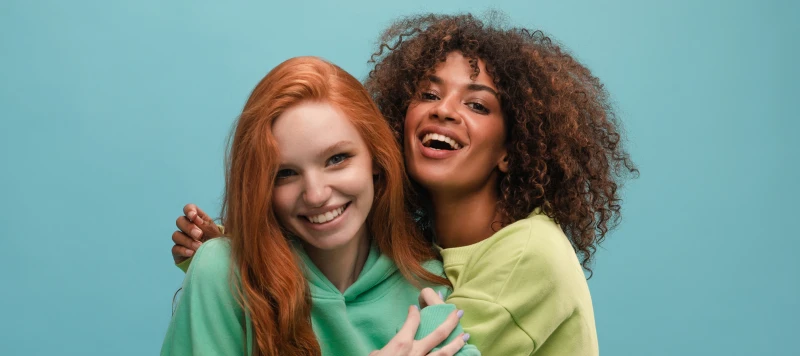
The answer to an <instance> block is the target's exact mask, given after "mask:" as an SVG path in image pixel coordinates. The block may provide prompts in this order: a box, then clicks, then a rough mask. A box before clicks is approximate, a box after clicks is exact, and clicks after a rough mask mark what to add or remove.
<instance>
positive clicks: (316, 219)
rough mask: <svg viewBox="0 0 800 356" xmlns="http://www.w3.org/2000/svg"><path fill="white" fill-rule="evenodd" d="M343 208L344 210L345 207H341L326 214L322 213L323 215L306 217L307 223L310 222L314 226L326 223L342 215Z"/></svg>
mask: <svg viewBox="0 0 800 356" xmlns="http://www.w3.org/2000/svg"><path fill="white" fill-rule="evenodd" d="M344 208H345V206H342V207H340V208H337V209H333V210H331V211H329V212H327V213H324V214H319V215H315V216H307V218H308V220H309V221H311V222H312V223H314V224H323V223H326V222H328V221H331V220H333V219H334V218H336V217H337V216H339V215H342V212H343V211H344Z"/></svg>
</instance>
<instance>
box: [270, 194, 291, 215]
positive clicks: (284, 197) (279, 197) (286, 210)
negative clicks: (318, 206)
mask: <svg viewBox="0 0 800 356" xmlns="http://www.w3.org/2000/svg"><path fill="white" fill-rule="evenodd" d="M291 188H292V187H290V186H279V187H275V190H274V191H273V195H272V209H273V210H275V213H276V215H278V218H279V219H281V220H285V219H286V217H288V216H289V215H291V212H292V208H293V204H292V202H293V201H294V199H292V189H291Z"/></svg>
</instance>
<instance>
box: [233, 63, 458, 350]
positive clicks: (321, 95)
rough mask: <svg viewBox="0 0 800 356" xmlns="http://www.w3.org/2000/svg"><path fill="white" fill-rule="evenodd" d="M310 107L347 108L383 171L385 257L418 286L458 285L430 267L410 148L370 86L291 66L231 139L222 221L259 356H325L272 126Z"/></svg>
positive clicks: (378, 199)
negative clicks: (280, 214)
mask: <svg viewBox="0 0 800 356" xmlns="http://www.w3.org/2000/svg"><path fill="white" fill-rule="evenodd" d="M309 100H311V101H324V102H327V103H330V104H331V105H333V106H334V107H336V108H338V109H339V110H341V111H342V112H343V113H344V114H345V115H346V116H347V117H348V118H350V120H351V122H352V123H353V125H354V126H355V127H356V129H357V130H358V132H359V134H360V135H361V136H362V138H363V139H364V141H365V142H366V144H367V147H368V148H369V150H370V153H371V154H372V158H373V162H374V163H373V164H374V165H375V167H377V168H378V171H379V174H378V175H377V178H376V181H375V201H374V203H373V206H372V210H371V211H370V214H369V216H368V218H367V222H366V223H367V224H368V227H369V232H370V236H371V237H372V239H373V241H374V242H375V243H376V244H377V246H378V247H379V249H380V250H381V252H382V253H383V254H385V255H387V256H388V257H390V258H391V259H392V260H393V261H394V262H395V263H396V264H397V266H398V268H399V270H400V271H401V273H402V274H403V275H404V276H405V277H406V278H407V279H408V280H409V281H411V282H412V283H414V284H415V285H418V286H419V283H420V282H423V281H426V282H431V283H438V284H449V283H448V282H447V280H446V279H444V278H442V277H441V276H437V275H434V274H432V273H430V272H428V271H426V270H425V269H424V268H423V267H422V266H421V262H423V261H425V260H429V259H432V258H434V253H433V251H432V250H431V248H430V245H428V244H427V243H426V242H425V241H424V240H423V238H422V237H421V235H420V233H419V231H417V229H416V225H415V224H414V222H413V220H412V217H411V215H410V213H409V212H408V211H407V209H406V206H405V202H406V199H405V195H404V194H405V193H404V189H405V188H406V187H407V185H408V179H407V177H406V174H405V169H404V165H403V156H402V154H401V152H400V148H399V147H398V145H397V141H396V140H395V139H394V136H393V133H392V130H391V129H390V128H389V125H388V124H387V123H386V121H385V120H384V119H383V116H382V115H381V113H380V111H379V110H378V107H377V106H376V105H375V103H374V102H373V101H372V99H371V98H370V96H369V94H368V93H367V91H366V89H365V88H364V86H363V85H361V83H360V82H359V81H358V80H357V79H355V78H354V77H353V76H351V75H350V74H348V73H347V72H345V71H344V70H342V69H341V68H339V67H338V66H336V65H334V64H331V63H328V62H326V61H324V60H322V59H319V58H315V57H297V58H292V59H289V60H287V61H285V62H283V63H281V64H280V65H278V66H277V67H275V68H274V69H273V70H272V71H270V72H269V73H268V74H267V75H266V76H265V77H264V79H262V80H261V82H259V83H258V85H257V86H256V87H255V89H254V90H253V92H252V94H251V95H250V98H249V99H248V100H247V103H246V104H245V106H244V110H243V111H242V115H241V116H240V117H239V119H238V121H237V123H236V127H235V129H234V131H233V134H232V136H231V144H230V146H229V152H228V158H227V161H226V177H225V182H226V184H225V198H224V201H223V206H222V220H223V222H224V224H225V229H226V235H228V236H229V237H230V240H231V243H232V251H233V259H234V261H236V262H235V264H236V265H235V267H236V268H237V270H238V272H239V273H240V277H241V284H240V286H238V288H237V292H238V293H237V294H238V297H239V300H240V302H241V303H242V305H243V306H244V307H245V309H246V310H247V311H248V312H249V313H250V318H251V320H252V326H253V332H254V334H255V335H254V336H255V337H254V340H255V345H253V349H254V352H255V354H257V355H319V354H320V348H319V344H318V343H317V340H316V338H315V336H314V333H313V330H312V328H311V319H310V318H311V297H310V293H309V290H308V285H307V281H306V279H305V277H304V276H303V270H302V267H301V266H300V263H301V262H299V260H298V259H297V258H296V256H295V254H294V252H293V251H292V248H291V247H290V245H289V241H288V240H287V238H286V236H285V235H284V233H283V232H282V229H281V227H280V225H279V223H278V220H277V218H276V216H275V214H274V211H273V209H272V193H273V187H274V184H275V175H276V173H277V170H278V165H279V163H280V162H279V156H278V150H277V146H276V143H275V139H274V137H273V135H272V124H273V122H274V120H275V119H276V118H277V117H278V116H280V115H281V113H283V112H284V111H285V110H287V109H288V108H290V107H292V106H294V105H297V104H298V103H300V102H304V101H309ZM304 139H310V138H304Z"/></svg>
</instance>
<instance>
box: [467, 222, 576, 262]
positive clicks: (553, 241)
mask: <svg viewBox="0 0 800 356" xmlns="http://www.w3.org/2000/svg"><path fill="white" fill-rule="evenodd" d="M482 250H483V251H482V255H483V256H481V257H482V259H490V260H495V261H505V263H514V264H522V265H531V266H536V267H538V268H543V267H546V266H557V267H565V266H571V267H574V266H575V264H576V263H577V256H576V254H575V250H574V249H573V248H572V245H571V244H570V242H569V239H568V238H567V236H566V235H565V234H564V231H563V230H561V227H560V226H558V224H556V223H555V222H554V221H553V220H552V219H551V218H550V217H548V216H547V215H543V214H532V215H531V216H529V217H527V218H525V219H521V220H519V221H517V222H515V223H513V224H511V225H509V226H506V227H505V228H503V229H501V230H500V231H498V232H497V233H495V234H494V235H493V236H492V237H490V238H489V239H488V240H487V241H486V246H484V248H483V249H482ZM538 268H537V269H538Z"/></svg>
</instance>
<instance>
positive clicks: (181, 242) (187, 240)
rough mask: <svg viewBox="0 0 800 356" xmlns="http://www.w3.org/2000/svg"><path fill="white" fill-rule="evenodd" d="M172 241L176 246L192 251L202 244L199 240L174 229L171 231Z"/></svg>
mask: <svg viewBox="0 0 800 356" xmlns="http://www.w3.org/2000/svg"><path fill="white" fill-rule="evenodd" d="M172 242H174V243H175V244H176V245H178V246H181V247H184V248H186V249H189V250H192V253H194V251H197V249H198V248H200V245H202V243H201V242H200V241H197V240H195V239H192V238H191V237H189V236H188V235H186V234H184V233H183V232H180V231H175V232H173V233H172Z"/></svg>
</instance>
